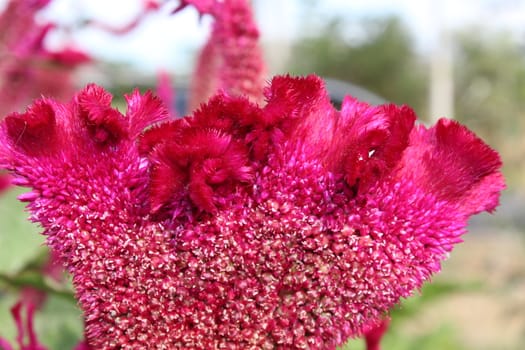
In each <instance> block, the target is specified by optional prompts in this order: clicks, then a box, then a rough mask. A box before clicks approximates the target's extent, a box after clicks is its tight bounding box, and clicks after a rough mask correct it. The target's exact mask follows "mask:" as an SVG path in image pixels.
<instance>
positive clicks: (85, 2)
mask: <svg viewBox="0 0 525 350" xmlns="http://www.w3.org/2000/svg"><path fill="white" fill-rule="evenodd" d="M6 2H7V0H0V8H2V7H4V6H5V4H6ZM159 2H162V3H164V6H163V7H162V8H163V10H162V11H160V12H157V13H150V14H149V15H148V16H147V17H146V18H145V19H144V20H143V21H142V23H141V24H140V25H139V26H138V27H137V28H135V30H133V31H131V32H129V33H128V34H126V35H120V36H115V35H112V34H110V33H107V32H104V31H102V30H100V29H96V28H93V27H90V26H84V27H81V26H80V24H81V23H82V22H83V21H85V20H88V19H96V20H98V21H100V22H103V23H107V24H109V25H112V26H115V27H119V26H125V25H126V24H127V23H129V22H130V21H131V20H133V19H134V18H135V16H137V14H138V13H139V12H140V11H141V8H142V3H143V0H126V1H123V0H53V1H52V2H51V4H50V5H49V6H48V7H47V8H46V10H45V11H43V13H42V15H41V20H42V21H46V20H52V21H54V22H57V23H59V24H60V25H61V27H62V30H59V31H55V32H54V33H53V35H51V36H50V40H49V43H48V44H49V45H50V46H52V47H53V46H54V47H60V46H62V45H64V44H68V43H75V45H76V46H78V47H79V48H82V49H84V50H85V51H87V52H88V53H90V54H92V55H93V56H94V57H95V58H100V59H103V60H109V61H114V62H122V63H126V64H130V65H132V66H133V67H134V68H135V69H138V70H141V71H145V72H147V73H151V72H154V71H157V70H158V69H159V68H162V69H165V70H168V71H172V72H177V74H182V75H186V74H188V73H189V72H191V67H192V59H193V57H194V56H193V55H194V53H195V51H196V50H198V48H199V47H201V45H202V43H203V42H204V41H205V40H206V37H207V33H208V31H209V26H210V22H211V21H210V19H209V18H207V16H205V17H203V18H201V19H199V16H198V15H197V13H196V11H195V10H193V9H191V8H188V9H186V10H184V11H182V12H181V13H179V14H177V15H175V16H170V14H169V13H170V10H171V9H173V8H174V7H176V6H177V4H178V2H177V1H176V0H164V1H162V0H159ZM252 3H253V5H254V9H255V13H256V17H257V21H258V23H259V25H260V28H261V33H262V41H263V43H264V45H265V49H266V51H267V53H268V54H267V56H268V57H269V59H270V62H269V63H270V70H271V71H272V72H275V73H278V72H279V71H280V70H281V68H282V66H283V63H282V62H284V61H285V60H286V58H287V51H288V50H289V46H290V42H292V41H294V40H296V39H297V38H298V37H300V36H303V35H315V33H316V32H318V30H319V28H320V26H322V25H323V24H325V23H324V22H323V21H324V20H325V19H326V18H327V17H330V16H333V15H336V14H337V15H339V16H342V17H344V18H348V26H349V30H348V33H349V40H359V38H358V36H359V33H356V32H355V30H354V29H352V22H353V21H354V20H356V19H359V18H367V17H374V16H376V17H377V16H384V15H389V14H395V15H398V16H400V17H401V18H402V19H403V21H404V22H405V23H406V24H407V26H408V27H409V28H410V29H411V32H412V33H413V35H414V38H415V39H416V43H417V46H418V49H419V50H420V51H421V52H422V53H429V52H433V51H435V48H436V46H437V45H440V32H441V31H447V30H451V29H454V28H456V27H459V26H465V25H469V24H480V23H482V24H483V25H484V26H486V27H496V28H498V27H502V28H505V29H510V30H511V31H513V32H515V33H516V35H517V36H524V35H523V32H524V30H523V23H525V1H523V0H463V1H455V0H420V1H418V0H322V1H320V0H252ZM64 28H65V30H64Z"/></svg>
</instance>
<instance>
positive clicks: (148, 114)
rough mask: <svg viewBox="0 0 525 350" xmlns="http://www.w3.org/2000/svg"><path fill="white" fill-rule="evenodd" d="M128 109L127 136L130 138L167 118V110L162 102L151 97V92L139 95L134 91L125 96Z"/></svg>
mask: <svg viewBox="0 0 525 350" xmlns="http://www.w3.org/2000/svg"><path fill="white" fill-rule="evenodd" d="M124 97H125V98H126V102H127V103H128V109H127V112H126V117H127V118H128V119H129V134H130V137H131V138H135V137H137V136H138V135H139V134H140V133H142V132H143V131H144V129H145V128H147V127H148V126H151V125H153V124H155V123H158V122H160V121H163V120H166V119H167V118H168V116H169V113H168V110H167V108H166V106H165V105H164V103H163V102H162V100H160V99H159V98H158V97H156V96H153V94H152V93H151V91H147V92H146V93H145V94H144V95H141V94H140V92H139V91H138V90H134V91H133V93H131V94H130V95H125V96H124Z"/></svg>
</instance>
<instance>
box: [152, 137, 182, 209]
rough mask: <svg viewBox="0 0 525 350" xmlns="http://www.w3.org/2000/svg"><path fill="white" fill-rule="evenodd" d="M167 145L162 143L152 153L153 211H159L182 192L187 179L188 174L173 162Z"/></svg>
mask: <svg viewBox="0 0 525 350" xmlns="http://www.w3.org/2000/svg"><path fill="white" fill-rule="evenodd" d="M166 148H167V146H166V145H162V146H160V147H159V148H157V149H155V151H154V152H153V153H152V154H151V155H150V157H149V159H150V162H151V163H152V166H151V171H150V206H151V211H152V212H153V213H155V212H157V211H158V210H159V209H160V208H162V207H163V206H164V205H166V203H169V202H170V200H173V198H174V196H175V195H176V194H177V193H178V192H181V191H182V190H183V188H184V184H185V182H186V181H187V180H186V179H187V174H186V172H185V171H183V170H182V169H180V168H179V167H177V166H176V164H174V163H173V161H172V159H171V157H170V156H169V154H167V153H168V152H166Z"/></svg>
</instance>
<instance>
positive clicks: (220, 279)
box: [0, 76, 504, 349]
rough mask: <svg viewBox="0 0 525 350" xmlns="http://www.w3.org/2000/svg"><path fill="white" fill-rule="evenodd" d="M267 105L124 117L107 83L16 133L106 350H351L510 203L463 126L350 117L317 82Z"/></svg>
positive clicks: (226, 102) (356, 113)
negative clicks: (473, 228)
mask: <svg viewBox="0 0 525 350" xmlns="http://www.w3.org/2000/svg"><path fill="white" fill-rule="evenodd" d="M265 98H266V103H265V104H264V105H257V104H254V103H252V102H250V101H249V100H248V99H247V98H244V97H236V96H231V95H228V94H225V93H219V94H218V95H216V96H215V97H213V98H212V99H211V100H210V101H209V102H208V103H207V104H205V105H203V106H201V108H200V109H199V110H197V111H196V112H195V113H194V114H193V115H192V116H190V117H186V118H184V119H178V120H170V121H164V122H162V123H160V124H157V123H158V122H160V121H161V120H163V119H164V118H165V117H166V114H167V113H166V110H165V108H164V107H163V106H162V105H161V103H160V102H159V100H158V99H156V98H154V97H153V96H152V95H151V94H149V93H146V94H145V95H141V94H139V93H138V92H134V93H132V94H131V95H129V96H127V97H126V99H127V102H128V109H127V112H126V114H125V115H122V114H121V113H120V112H119V111H117V110H115V109H113V108H112V107H111V106H110V103H111V96H110V95H109V94H108V93H107V92H106V91H104V90H103V89H102V88H100V87H97V86H95V85H90V86H88V87H86V88H85V89H84V90H82V91H81V92H80V93H78V94H77V95H76V97H75V98H74V100H73V101H72V102H71V103H70V104H67V105H64V104H61V103H58V102H56V101H54V100H51V99H42V100H39V101H36V102H35V103H34V104H33V105H32V106H31V107H29V108H28V110H27V112H26V113H23V114H17V113H14V114H11V115H9V116H8V117H7V118H6V119H5V121H4V122H3V123H2V127H1V134H0V141H1V142H0V165H1V166H2V167H3V168H6V169H8V170H10V171H11V172H12V173H13V174H14V175H15V177H16V178H15V180H14V182H15V183H16V184H19V185H24V186H30V187H32V191H31V192H29V193H27V194H25V195H22V196H21V200H24V201H27V202H29V209H30V211H31V213H32V219H33V220H34V221H36V222H39V223H40V224H41V225H42V227H43V228H44V234H45V235H46V237H47V243H48V244H49V246H50V247H51V248H52V249H53V250H54V251H56V252H57V253H58V254H59V257H60V259H61V261H62V262H63V264H64V265H65V266H66V268H67V270H68V271H69V272H70V273H71V274H72V276H73V283H74V285H75V288H76V293H77V297H78V300H79V302H80V306H81V307H82V309H83V311H84V313H85V319H86V337H87V340H88V343H89V344H90V345H91V346H92V347H93V348H96V349H119V348H129V349H140V348H158V349H173V348H184V349H192V348H194V349H215V348H231V349H274V348H282V349H291V348H311V349H334V348H335V347H336V345H339V344H342V343H343V342H344V341H345V340H346V339H347V338H349V337H352V336H357V335H359V334H361V333H362V332H363V331H365V330H367V329H369V328H370V325H371V324H373V323H376V322H379V321H380V319H382V318H383V316H384V314H385V313H387V312H388V310H389V309H390V308H391V307H392V306H394V305H395V304H396V303H398V302H399V300H400V298H402V297H406V296H409V295H411V293H412V292H413V291H414V290H415V289H417V288H419V287H421V285H422V283H423V282H424V281H425V280H428V279H429V277H430V276H431V275H432V274H433V273H435V272H437V271H439V269H440V262H441V260H443V259H444V258H445V257H446V255H447V253H448V252H449V251H450V250H451V249H452V247H453V245H454V244H456V243H458V242H460V241H461V235H462V234H463V233H464V231H465V230H464V228H465V226H466V223H467V220H468V218H469V217H470V216H471V215H472V214H475V213H478V212H480V211H483V210H488V211H492V210H493V209H494V208H495V206H496V205H497V202H498V195H499V192H500V190H501V189H502V188H503V187H504V185H503V179H502V176H501V174H500V172H499V168H500V166H501V163H500V159H499V157H498V155H497V153H496V152H494V151H493V150H491V149H490V148H489V147H488V146H487V145H485V144H484V143H483V142H482V141H481V140H480V139H478V138H477V137H476V136H475V135H474V134H473V133H472V132H470V131H469V130H467V129H466V128H465V127H463V126H461V125H459V124H458V123H456V122H454V121H450V120H445V119H441V120H440V121H439V122H438V123H437V125H435V126H434V127H432V128H429V129H427V128H425V127H423V126H420V125H418V126H415V125H414V122H415V115H414V113H413V111H412V110H411V109H410V108H408V107H405V106H402V107H397V106H394V105H385V106H379V107H371V106H369V105H367V104H365V103H361V102H358V101H356V100H354V99H353V98H351V97H348V98H347V99H346V100H345V101H344V102H343V106H342V109H341V111H337V110H335V109H334V108H333V107H332V106H331V104H330V101H329V97H328V96H327V93H326V91H325V89H324V86H323V83H322V81H321V80H320V79H319V78H317V77H315V76H309V77H305V78H292V77H288V76H282V77H276V78H274V79H273V80H272V81H271V83H270V84H269V85H268V87H267V88H266V90H265ZM152 125H153V126H152ZM150 126H152V127H150ZM144 130H146V131H144Z"/></svg>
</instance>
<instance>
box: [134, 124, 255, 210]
mask: <svg viewBox="0 0 525 350" xmlns="http://www.w3.org/2000/svg"><path fill="white" fill-rule="evenodd" d="M180 123H182V122H179V123H175V122H173V123H169V124H167V125H166V128H165V125H161V126H159V127H158V128H156V129H152V130H151V131H149V132H146V133H145V135H144V136H145V137H144V138H143V140H142V141H141V142H144V144H143V145H142V152H146V153H147V152H148V150H149V152H151V155H150V156H149V158H150V160H151V162H152V163H153V164H154V165H153V171H152V182H151V187H152V190H151V193H152V196H153V199H152V203H153V204H152V208H160V206H162V205H163V204H168V203H167V201H169V199H170V198H172V197H173V194H174V193H176V192H179V191H181V190H182V189H183V188H185V187H184V186H182V185H181V184H182V183H183V182H184V183H187V184H188V187H187V189H188V195H189V197H190V199H191V200H192V201H193V203H194V204H195V205H196V206H197V207H198V208H199V209H201V210H205V211H214V210H215V204H214V198H213V195H214V189H215V187H217V186H219V185H220V186H225V185H226V184H231V185H232V186H233V184H234V183H236V182H246V181H249V180H251V179H252V177H253V175H252V170H251V168H250V167H249V165H248V163H249V161H248V150H247V148H246V146H245V145H244V144H243V143H241V142H240V141H238V140H235V139H234V138H233V137H232V135H229V134H226V133H224V132H222V131H220V130H216V129H210V128H200V127H199V128H197V127H195V128H194V127H192V126H188V124H185V125H183V126H181V127H179V126H178V125H176V124H180ZM167 134H168V135H169V136H170V137H171V139H169V140H165V141H164V142H162V143H159V144H157V145H155V140H151V139H150V138H154V137H155V136H159V138H164V137H165V136H166V135H167ZM168 168H169V169H168ZM170 169H171V170H170ZM164 177H165V178H170V177H174V178H175V179H176V180H177V181H176V182H175V183H174V185H173V187H169V186H170V185H169V182H168V183H167V184H166V183H165V182H162V181H160V179H161V178H164ZM155 187H156V188H155ZM162 193H166V195H163V194H162ZM163 201H164V202H163Z"/></svg>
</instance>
